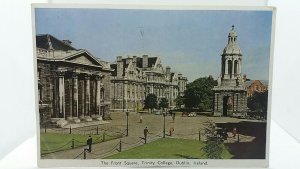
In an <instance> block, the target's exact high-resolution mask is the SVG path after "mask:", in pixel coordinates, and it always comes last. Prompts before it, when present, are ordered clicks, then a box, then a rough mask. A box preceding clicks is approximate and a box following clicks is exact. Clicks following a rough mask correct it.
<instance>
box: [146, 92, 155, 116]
mask: <svg viewBox="0 0 300 169" xmlns="http://www.w3.org/2000/svg"><path fill="white" fill-rule="evenodd" d="M144 103H145V107H144V108H145V109H151V112H152V110H153V109H155V108H157V96H156V95H155V94H152V93H150V94H148V95H147V97H146V99H145V101H144Z"/></svg>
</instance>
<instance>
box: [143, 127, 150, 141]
mask: <svg viewBox="0 0 300 169" xmlns="http://www.w3.org/2000/svg"><path fill="white" fill-rule="evenodd" d="M148 133H149V130H148V128H147V127H145V129H144V138H145V139H146V138H147V135H148Z"/></svg>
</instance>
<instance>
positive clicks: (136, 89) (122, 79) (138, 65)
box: [111, 55, 187, 111]
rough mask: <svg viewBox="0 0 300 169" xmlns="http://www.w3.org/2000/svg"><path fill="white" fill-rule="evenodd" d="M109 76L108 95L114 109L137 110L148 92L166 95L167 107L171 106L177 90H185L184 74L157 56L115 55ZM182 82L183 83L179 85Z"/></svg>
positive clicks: (159, 97) (158, 96)
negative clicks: (164, 63) (163, 64)
mask: <svg viewBox="0 0 300 169" xmlns="http://www.w3.org/2000/svg"><path fill="white" fill-rule="evenodd" d="M111 68H112V69H114V72H113V73H112V77H111V98H112V107H111V110H114V111H125V109H126V110H130V111H140V110H142V109H143V107H144V100H145V98H146V96H147V95H148V94H149V93H153V94H155V95H156V96H157V98H158V100H160V99H161V98H166V99H167V100H168V101H169V107H170V108H174V107H175V103H174V99H175V98H176V97H177V96H178V94H179V92H180V91H181V92H182V91H183V90H185V85H186V83H187V78H186V77H183V76H182V74H179V75H177V74H176V73H174V72H171V68H170V67H168V66H167V67H166V69H164V67H163V66H162V63H161V59H160V58H159V57H149V56H148V55H143V56H142V57H137V56H132V57H127V58H122V56H118V57H117V60H116V63H113V64H111ZM181 85H184V86H181Z"/></svg>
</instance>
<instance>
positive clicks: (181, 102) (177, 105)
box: [174, 95, 184, 108]
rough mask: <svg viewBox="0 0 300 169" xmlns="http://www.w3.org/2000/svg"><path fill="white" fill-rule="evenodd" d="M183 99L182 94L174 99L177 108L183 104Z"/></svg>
mask: <svg viewBox="0 0 300 169" xmlns="http://www.w3.org/2000/svg"><path fill="white" fill-rule="evenodd" d="M183 99H184V98H183V97H182V96H180V95H178V96H177V98H176V99H175V100H174V101H175V103H176V107H177V108H181V106H182V105H183V104H184V102H183Z"/></svg>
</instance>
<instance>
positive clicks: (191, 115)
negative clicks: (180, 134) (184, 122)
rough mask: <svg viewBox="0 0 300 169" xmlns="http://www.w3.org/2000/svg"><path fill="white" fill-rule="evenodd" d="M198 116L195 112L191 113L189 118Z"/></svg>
mask: <svg viewBox="0 0 300 169" xmlns="http://www.w3.org/2000/svg"><path fill="white" fill-rule="evenodd" d="M196 116H197V114H196V113H195V112H191V113H189V115H188V117H196Z"/></svg>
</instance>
